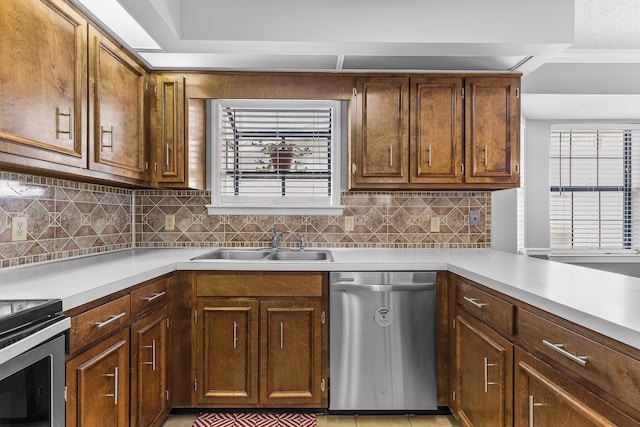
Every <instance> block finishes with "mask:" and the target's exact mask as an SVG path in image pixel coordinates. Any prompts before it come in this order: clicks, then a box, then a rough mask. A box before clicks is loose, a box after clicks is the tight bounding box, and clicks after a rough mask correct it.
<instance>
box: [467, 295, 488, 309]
mask: <svg viewBox="0 0 640 427" xmlns="http://www.w3.org/2000/svg"><path fill="white" fill-rule="evenodd" d="M463 298H464V300H465V301H469V302H470V303H471V304H473V305H474V306H476V307H478V308H483V307H484V306H485V305H487V304H483V303H479V302H478V299H477V298H470V297H463Z"/></svg>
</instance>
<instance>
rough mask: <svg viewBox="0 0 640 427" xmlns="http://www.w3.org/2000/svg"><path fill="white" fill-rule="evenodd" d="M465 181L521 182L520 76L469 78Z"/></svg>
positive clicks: (466, 90)
mask: <svg viewBox="0 0 640 427" xmlns="http://www.w3.org/2000/svg"><path fill="white" fill-rule="evenodd" d="M465 87H466V88H465V93H466V96H467V99H466V100H465V110H466V111H465V140H466V145H465V163H466V166H467V167H466V174H465V182H467V183H476V184H512V185H513V186H518V185H519V183H520V173H519V162H520V100H519V95H520V79H519V78H518V77H500V78H486V77H473V78H467V79H466V82H465Z"/></svg>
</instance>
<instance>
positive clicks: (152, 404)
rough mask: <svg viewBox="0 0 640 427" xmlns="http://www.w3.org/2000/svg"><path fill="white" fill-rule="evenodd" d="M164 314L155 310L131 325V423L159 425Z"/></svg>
mask: <svg viewBox="0 0 640 427" xmlns="http://www.w3.org/2000/svg"><path fill="white" fill-rule="evenodd" d="M166 355H167V316H166V313H165V309H164V308H163V309H160V310H156V311H154V312H153V313H151V314H149V315H147V316H146V317H145V318H144V319H142V320H140V321H139V322H136V323H134V324H133V325H132V326H131V425H132V426H133V427H136V426H153V425H160V423H161V422H162V421H163V420H164V418H165V416H166V414H167V413H168V409H169V408H167V397H168V395H167V358H166Z"/></svg>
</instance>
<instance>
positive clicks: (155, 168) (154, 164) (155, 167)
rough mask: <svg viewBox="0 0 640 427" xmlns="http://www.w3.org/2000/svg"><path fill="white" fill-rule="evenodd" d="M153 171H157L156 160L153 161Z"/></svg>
mask: <svg viewBox="0 0 640 427" xmlns="http://www.w3.org/2000/svg"><path fill="white" fill-rule="evenodd" d="M153 171H154V172H158V162H153Z"/></svg>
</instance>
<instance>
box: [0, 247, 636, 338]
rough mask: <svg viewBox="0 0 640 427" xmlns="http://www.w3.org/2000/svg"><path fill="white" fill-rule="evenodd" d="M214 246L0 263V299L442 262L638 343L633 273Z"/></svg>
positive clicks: (487, 254)
mask: <svg viewBox="0 0 640 427" xmlns="http://www.w3.org/2000/svg"><path fill="white" fill-rule="evenodd" d="M210 250H213V248H189V249H131V250H126V251H119V252H112V253H107V254H102V255H92V256H88V257H82V258H77V259H70V260H61V261H53V262H45V263H39V264H34V265H27V266H21V267H12V268H6V269H2V270H0V299H40V298H61V299H62V302H63V308H64V309H65V310H68V309H71V308H74V307H77V306H79V305H82V304H85V303H87V302H90V301H92V300H95V299H98V298H101V297H103V296H106V295H109V294H111V293H113V292H116V291H119V290H121V289H125V288H127V287H130V286H133V285H135V284H138V283H141V282H144V281H146V280H150V279H153V278H155V277H158V276H160V275H163V274H166V273H170V272H173V271H176V270H264V271H267V270H268V271H402V270H405V271H418V270H448V271H451V272H453V273H456V274H459V275H461V276H464V277H466V278H468V279H470V280H473V281H476V282H478V283H481V284H483V285H485V286H488V287H490V288H492V289H495V290H496V291H499V292H502V293H504V294H506V295H509V296H511V297H514V298H516V299H519V300H521V301H523V302H525V303H528V304H531V305H534V306H536V307H539V308H541V309H543V310H545V311H548V312H550V313H552V314H555V315H558V316H560V317H563V318H565V319H567V320H569V321H572V322H574V323H577V324H579V325H582V326H585V327H587V328H589V329H592V330H594V331H596V332H599V333H601V334H604V335H607V336H610V337H612V338H614V339H616V340H618V341H621V342H623V343H626V344H629V345H631V346H633V347H635V348H638V349H640V310H639V309H638V307H637V304H638V303H640V278H634V277H630V276H624V275H620V274H615V273H609V272H605V271H600V270H594V269H589V268H586V267H577V266H572V265H569V264H562V263H558V262H553V261H545V260H540V259H536V258H529V257H525V256H521V255H513V254H508V253H504V252H500V251H494V250H489V249H332V250H331V251H332V254H333V257H334V262H318V261H315V262H300V261H294V262H285V261H252V262H250V261H226V260H216V261H190V259H191V258H193V257H195V256H198V255H200V254H203V253H205V252H208V251H210Z"/></svg>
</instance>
